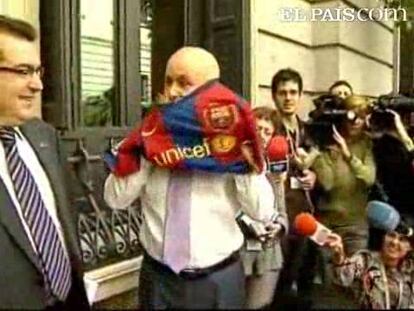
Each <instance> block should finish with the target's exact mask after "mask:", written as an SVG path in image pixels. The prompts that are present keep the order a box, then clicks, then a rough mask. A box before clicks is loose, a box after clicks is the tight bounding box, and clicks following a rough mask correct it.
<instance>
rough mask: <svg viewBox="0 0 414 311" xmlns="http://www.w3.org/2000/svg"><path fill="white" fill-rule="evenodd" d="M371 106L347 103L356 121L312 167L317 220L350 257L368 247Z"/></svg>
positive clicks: (325, 259)
mask: <svg viewBox="0 0 414 311" xmlns="http://www.w3.org/2000/svg"><path fill="white" fill-rule="evenodd" d="M369 104H370V103H369V101H368V99H367V98H365V97H362V96H356V95H352V96H349V97H347V98H346V99H345V100H344V106H345V108H346V110H349V111H353V112H354V113H355V114H354V115H355V118H353V119H352V120H349V119H347V120H346V121H344V123H343V124H342V126H340V127H339V128H335V127H334V129H333V133H334V134H333V138H334V141H335V144H333V145H330V146H328V147H327V148H324V150H321V152H320V155H319V156H318V157H317V158H316V160H315V162H314V163H313V166H312V169H313V170H314V172H315V173H316V176H317V185H318V188H319V196H318V202H317V216H318V217H319V221H320V222H321V223H323V224H324V225H326V226H327V227H328V228H330V229H332V230H333V231H335V232H336V233H338V234H339V235H340V236H341V238H342V241H343V244H344V251H345V254H346V255H347V256H351V255H352V254H353V253H355V252H356V251H358V250H361V249H365V248H367V243H368V223H367V218H366V205H367V202H368V193H369V190H370V188H371V186H372V185H373V184H374V182H375V162H374V158H373V154H372V141H371V139H370V138H369V137H368V135H367V134H366V132H365V124H366V123H365V119H366V115H367V112H368V108H369ZM321 251H322V252H321V254H322V256H321V259H322V260H321V261H322V268H323V269H322V271H323V282H324V285H325V286H327V288H329V292H332V290H333V289H332V288H330V285H331V283H332V275H331V273H330V271H331V270H330V269H329V264H328V263H329V261H330V253H329V252H326V250H321Z"/></svg>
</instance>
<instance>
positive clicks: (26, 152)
mask: <svg viewBox="0 0 414 311" xmlns="http://www.w3.org/2000/svg"><path fill="white" fill-rule="evenodd" d="M15 130H16V132H18V133H19V135H16V145H17V150H18V152H19V155H20V157H21V158H22V160H23V162H24V163H25V164H26V166H27V168H28V169H29V171H30V172H31V173H32V176H33V178H34V180H35V182H36V184H37V186H38V189H39V192H40V195H41V197H42V199H43V203H44V204H45V206H46V209H47V211H48V212H49V215H50V217H51V218H52V220H53V223H54V224H55V226H56V229H57V231H58V235H59V238H60V240H61V242H62V245H63V248H64V250H65V252H66V254H67V249H66V246H65V244H64V239H63V231H62V227H61V225H60V222H59V220H58V217H57V211H56V204H55V196H54V194H53V191H52V187H51V186H50V182H49V179H48V177H47V175H46V173H45V171H44V169H43V167H42V165H41V164H40V162H39V160H38V158H37V155H36V154H35V152H34V150H33V148H32V146H31V145H30V143H29V142H28V141H27V140H26V138H25V137H24V135H23V134H22V133H21V132H20V131H19V129H18V128H15ZM0 178H1V179H2V181H3V183H4V184H5V186H6V189H7V192H8V193H9V195H10V197H11V200H12V202H13V204H14V207H15V208H16V211H17V213H18V215H19V218H20V221H21V223H22V225H23V227H24V230H25V232H26V235H27V237H28V238H29V240H30V243H31V245H32V247H33V250H34V251H35V253H37V249H36V246H35V243H34V241H33V238H32V235H31V233H30V229H29V227H28V225H27V223H26V221H25V219H24V217H23V214H22V208H21V206H20V203H19V201H18V199H17V196H16V192H15V190H14V186H13V182H12V179H11V177H10V174H9V170H8V168H7V162H6V157H5V152H4V147H3V144H2V143H0Z"/></svg>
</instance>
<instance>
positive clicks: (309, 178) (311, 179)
mask: <svg viewBox="0 0 414 311" xmlns="http://www.w3.org/2000/svg"><path fill="white" fill-rule="evenodd" d="M303 175H304V176H302V177H298V180H299V181H300V183H301V185H302V188H303V190H305V191H309V190H312V189H313V187H314V186H315V181H316V174H315V173H314V172H312V171H311V170H304V171H303Z"/></svg>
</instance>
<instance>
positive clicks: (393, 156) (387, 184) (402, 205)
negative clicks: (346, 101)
mask: <svg viewBox="0 0 414 311" xmlns="http://www.w3.org/2000/svg"><path fill="white" fill-rule="evenodd" d="M397 111H398V112H397ZM412 111H414V99H410V98H406V97H394V98H387V97H385V98H384V97H380V99H379V101H378V103H377V104H376V106H375V108H374V112H373V113H372V114H371V117H370V118H369V121H370V122H369V124H370V128H371V131H372V134H373V137H374V140H373V141H374V149H373V151H374V158H375V162H376V167H377V185H378V186H379V189H381V190H383V193H382V195H381V192H379V193H378V192H377V193H376V195H377V196H376V197H375V196H373V198H374V199H381V200H384V201H388V203H389V204H391V205H392V206H394V207H395V208H396V209H397V210H398V211H399V213H400V214H401V216H402V217H403V218H404V219H405V221H406V222H407V223H409V224H410V225H411V226H413V225H414V212H413V210H412V196H413V193H414V172H413V159H414V144H413V141H412V139H411V138H410V136H409V134H408V132H407V129H409V120H410V117H411V114H412ZM404 123H406V125H404ZM374 195H375V194H374Z"/></svg>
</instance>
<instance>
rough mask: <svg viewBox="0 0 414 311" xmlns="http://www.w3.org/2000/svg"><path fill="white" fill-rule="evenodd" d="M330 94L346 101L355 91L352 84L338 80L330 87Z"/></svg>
mask: <svg viewBox="0 0 414 311" xmlns="http://www.w3.org/2000/svg"><path fill="white" fill-rule="evenodd" d="M329 94H331V95H335V96H338V97H339V98H342V99H345V98H347V97H348V96H351V95H353V94H354V91H353V90H352V86H351V84H349V83H348V82H347V81H345V80H338V81H335V82H334V83H333V84H332V85H331V86H330V87H329Z"/></svg>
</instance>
